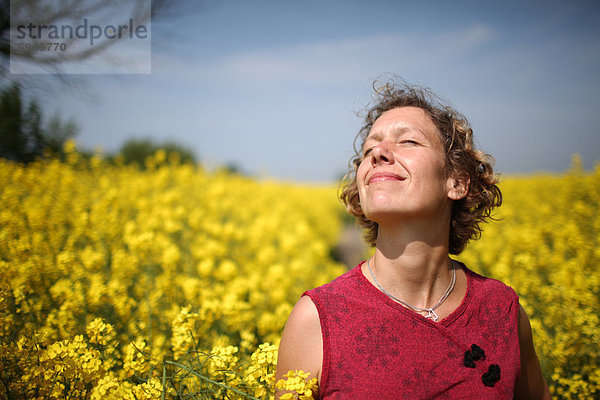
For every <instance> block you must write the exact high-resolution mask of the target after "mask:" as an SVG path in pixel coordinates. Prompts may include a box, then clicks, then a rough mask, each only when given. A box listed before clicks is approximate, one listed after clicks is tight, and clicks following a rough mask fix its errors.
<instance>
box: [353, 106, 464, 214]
mask: <svg viewBox="0 0 600 400" xmlns="http://www.w3.org/2000/svg"><path fill="white" fill-rule="evenodd" d="M356 179H357V184H358V191H359V196H360V204H361V208H362V210H363V212H364V214H365V216H366V217H367V218H368V219H370V220H372V221H375V222H377V223H379V224H382V223H385V222H386V221H387V220H390V219H391V220H396V219H398V218H433V219H435V218H448V220H449V218H450V210H451V206H452V201H451V200H453V199H454V200H455V199H456V198H455V196H456V194H455V193H454V192H456V188H455V184H454V179H452V178H451V177H450V174H449V173H448V169H447V162H446V153H445V149H444V145H443V144H442V141H441V138H440V133H439V131H438V129H437V127H436V126H435V125H434V124H433V122H432V121H431V119H430V117H429V116H428V115H427V113H426V112H425V111H424V110H422V109H420V108H417V107H400V108H394V109H392V110H389V111H387V112H385V113H383V114H382V115H381V116H380V117H379V118H378V119H377V120H376V121H375V123H374V124H373V127H372V128H371V131H370V132H369V135H368V136H367V138H366V140H365V144H364V147H363V160H362V161H361V163H360V165H359V167H358V171H357V177H356Z"/></svg>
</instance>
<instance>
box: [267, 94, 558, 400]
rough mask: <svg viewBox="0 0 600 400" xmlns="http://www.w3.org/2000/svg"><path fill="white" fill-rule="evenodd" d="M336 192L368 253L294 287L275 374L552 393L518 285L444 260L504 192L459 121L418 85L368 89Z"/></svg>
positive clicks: (352, 388)
mask: <svg viewBox="0 0 600 400" xmlns="http://www.w3.org/2000/svg"><path fill="white" fill-rule="evenodd" d="M376 96H377V102H376V104H375V105H374V106H373V107H372V108H371V109H370V110H369V111H368V113H367V115H366V119H365V125H364V126H363V128H362V129H361V131H360V132H359V135H358V136H357V139H360V140H361V141H362V145H361V149H360V151H357V154H356V156H355V157H354V159H353V168H352V171H351V173H352V175H351V177H352V179H351V181H350V182H349V183H348V184H347V185H346V186H345V187H344V190H343V192H342V196H341V197H342V200H343V201H344V203H345V204H346V206H347V209H348V210H349V212H351V213H352V214H353V215H355V216H356V217H357V219H358V221H359V223H360V224H361V225H362V226H363V227H365V228H366V230H367V234H366V240H367V241H368V242H369V243H370V244H371V245H374V246H375V253H374V255H373V256H372V257H371V258H369V259H368V260H366V262H362V263H360V264H359V265H358V266H357V267H355V268H354V269H352V270H351V271H349V272H347V273H345V274H344V275H342V276H340V277H338V278H337V279H335V280H334V281H333V282H331V283H329V284H327V285H324V286H321V287H319V288H316V289H313V290H310V291H308V292H306V293H304V295H303V296H302V297H301V298H300V300H299V301H298V303H297V304H296V306H295V307H294V309H293V311H292V313H291V314H290V317H289V319H288V321H287V324H286V326H285V329H284V332H283V335H282V339H281V344H280V348H279V359H278V369H277V379H281V378H282V377H283V376H284V374H285V373H286V372H287V371H289V370H296V369H297V370H303V371H305V372H309V373H310V374H311V376H312V377H317V378H318V382H319V397H320V398H322V399H431V398H464V397H466V396H472V397H473V398H477V399H498V398H506V399H511V398H513V397H514V398H520V399H546V398H550V394H549V391H548V388H547V385H546V383H545V382H544V378H543V376H542V373H541V368H540V364H539V361H538V358H537V355H536V353H535V350H534V347H533V341H532V334H531V327H530V325H529V320H528V318H527V315H526V314H525V311H524V310H523V308H522V307H521V306H520V305H519V301H518V297H517V295H516V293H515V292H514V291H513V290H512V289H511V288H510V287H508V286H506V285H504V284H502V283H501V282H499V281H496V280H493V279H489V278H485V277H482V276H480V275H477V274H476V273H474V272H472V271H470V270H469V269H468V268H467V267H466V266H465V265H463V264H462V263H459V262H457V261H453V260H452V259H450V257H449V254H459V253H460V252H461V251H462V250H463V249H464V247H465V245H466V244H467V242H468V241H469V240H470V239H472V238H476V237H477V236H478V235H479V233H480V231H481V229H480V227H479V225H480V224H481V223H482V222H484V221H485V220H486V219H487V218H489V217H490V212H491V210H492V209H493V208H494V207H496V206H499V205H500V204H501V198H502V197H501V193H500V190H499V188H498V187H497V185H496V183H497V180H496V179H495V177H494V175H493V170H492V165H491V160H490V158H491V157H489V156H488V155H486V154H484V153H482V152H480V151H478V150H475V149H474V146H473V137H472V130H471V129H470V127H469V123H468V121H467V120H466V119H465V118H464V117H463V116H462V115H460V114H459V113H457V112H456V111H454V110H453V109H452V108H450V107H448V106H446V105H444V104H443V103H442V102H441V101H440V100H439V99H437V98H436V97H435V96H434V95H433V94H432V93H430V92H429V91H428V90H426V89H421V88H417V87H411V86H407V85H404V84H396V83H393V82H388V83H387V84H386V85H384V86H383V87H381V88H378V89H376Z"/></svg>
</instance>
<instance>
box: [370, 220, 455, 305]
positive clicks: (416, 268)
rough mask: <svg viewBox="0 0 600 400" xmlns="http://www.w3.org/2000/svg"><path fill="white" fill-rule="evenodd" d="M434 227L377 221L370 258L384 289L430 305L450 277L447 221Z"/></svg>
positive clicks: (405, 298) (442, 291) (443, 289)
mask: <svg viewBox="0 0 600 400" xmlns="http://www.w3.org/2000/svg"><path fill="white" fill-rule="evenodd" d="M430 226H431V225H429V227H430ZM436 228H438V229H434V230H432V229H427V230H426V231H425V230H423V229H421V228H420V227H419V226H418V225H417V226H415V225H414V224H413V226H407V225H406V224H402V225H380V226H379V232H378V237H377V244H376V248H375V254H374V255H373V258H372V259H371V262H370V265H371V268H372V270H373V273H374V275H375V277H376V278H377V280H378V281H379V283H380V284H381V285H382V287H384V288H385V290H386V291H388V292H389V293H391V294H392V295H394V296H396V297H398V298H400V299H402V300H404V301H405V302H407V303H409V304H411V305H412V306H415V307H419V308H429V307H431V306H433V305H434V304H435V303H436V302H437V301H438V300H439V298H440V297H441V296H442V295H443V294H444V292H445V291H446V289H447V288H448V285H449V283H450V282H451V279H452V278H451V274H452V265H451V261H450V259H449V257H448V237H449V224H447V225H446V226H445V227H440V226H438V227H436ZM365 276H369V274H367V273H366V274H365Z"/></svg>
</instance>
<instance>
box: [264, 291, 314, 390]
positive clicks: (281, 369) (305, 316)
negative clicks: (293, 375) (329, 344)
mask: <svg viewBox="0 0 600 400" xmlns="http://www.w3.org/2000/svg"><path fill="white" fill-rule="evenodd" d="M322 361H323V338H322V337H321V323H320V320H319V312H318V311H317V307H316V306H315V304H314V303H313V301H312V300H311V299H310V297H308V296H303V297H301V298H300V300H298V302H297V303H296V305H295V306H294V309H293V310H292V312H291V313H290V316H289V318H288V320H287V322H286V324H285V328H284V329H283V334H282V336H281V343H280V344H279V356H278V359H277V373H276V379H277V380H279V379H281V378H282V377H283V376H284V375H285V374H286V373H287V372H288V371H290V370H302V371H304V372H309V373H310V374H311V376H312V377H318V378H320V373H321V364H322Z"/></svg>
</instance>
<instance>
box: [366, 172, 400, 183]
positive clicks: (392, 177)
mask: <svg viewBox="0 0 600 400" xmlns="http://www.w3.org/2000/svg"><path fill="white" fill-rule="evenodd" d="M404 179H405V178H403V177H401V176H400V175H396V174H392V173H381V174H375V175H373V176H372V177H370V178H369V184H371V183H374V182H385V181H403V180H404Z"/></svg>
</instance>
